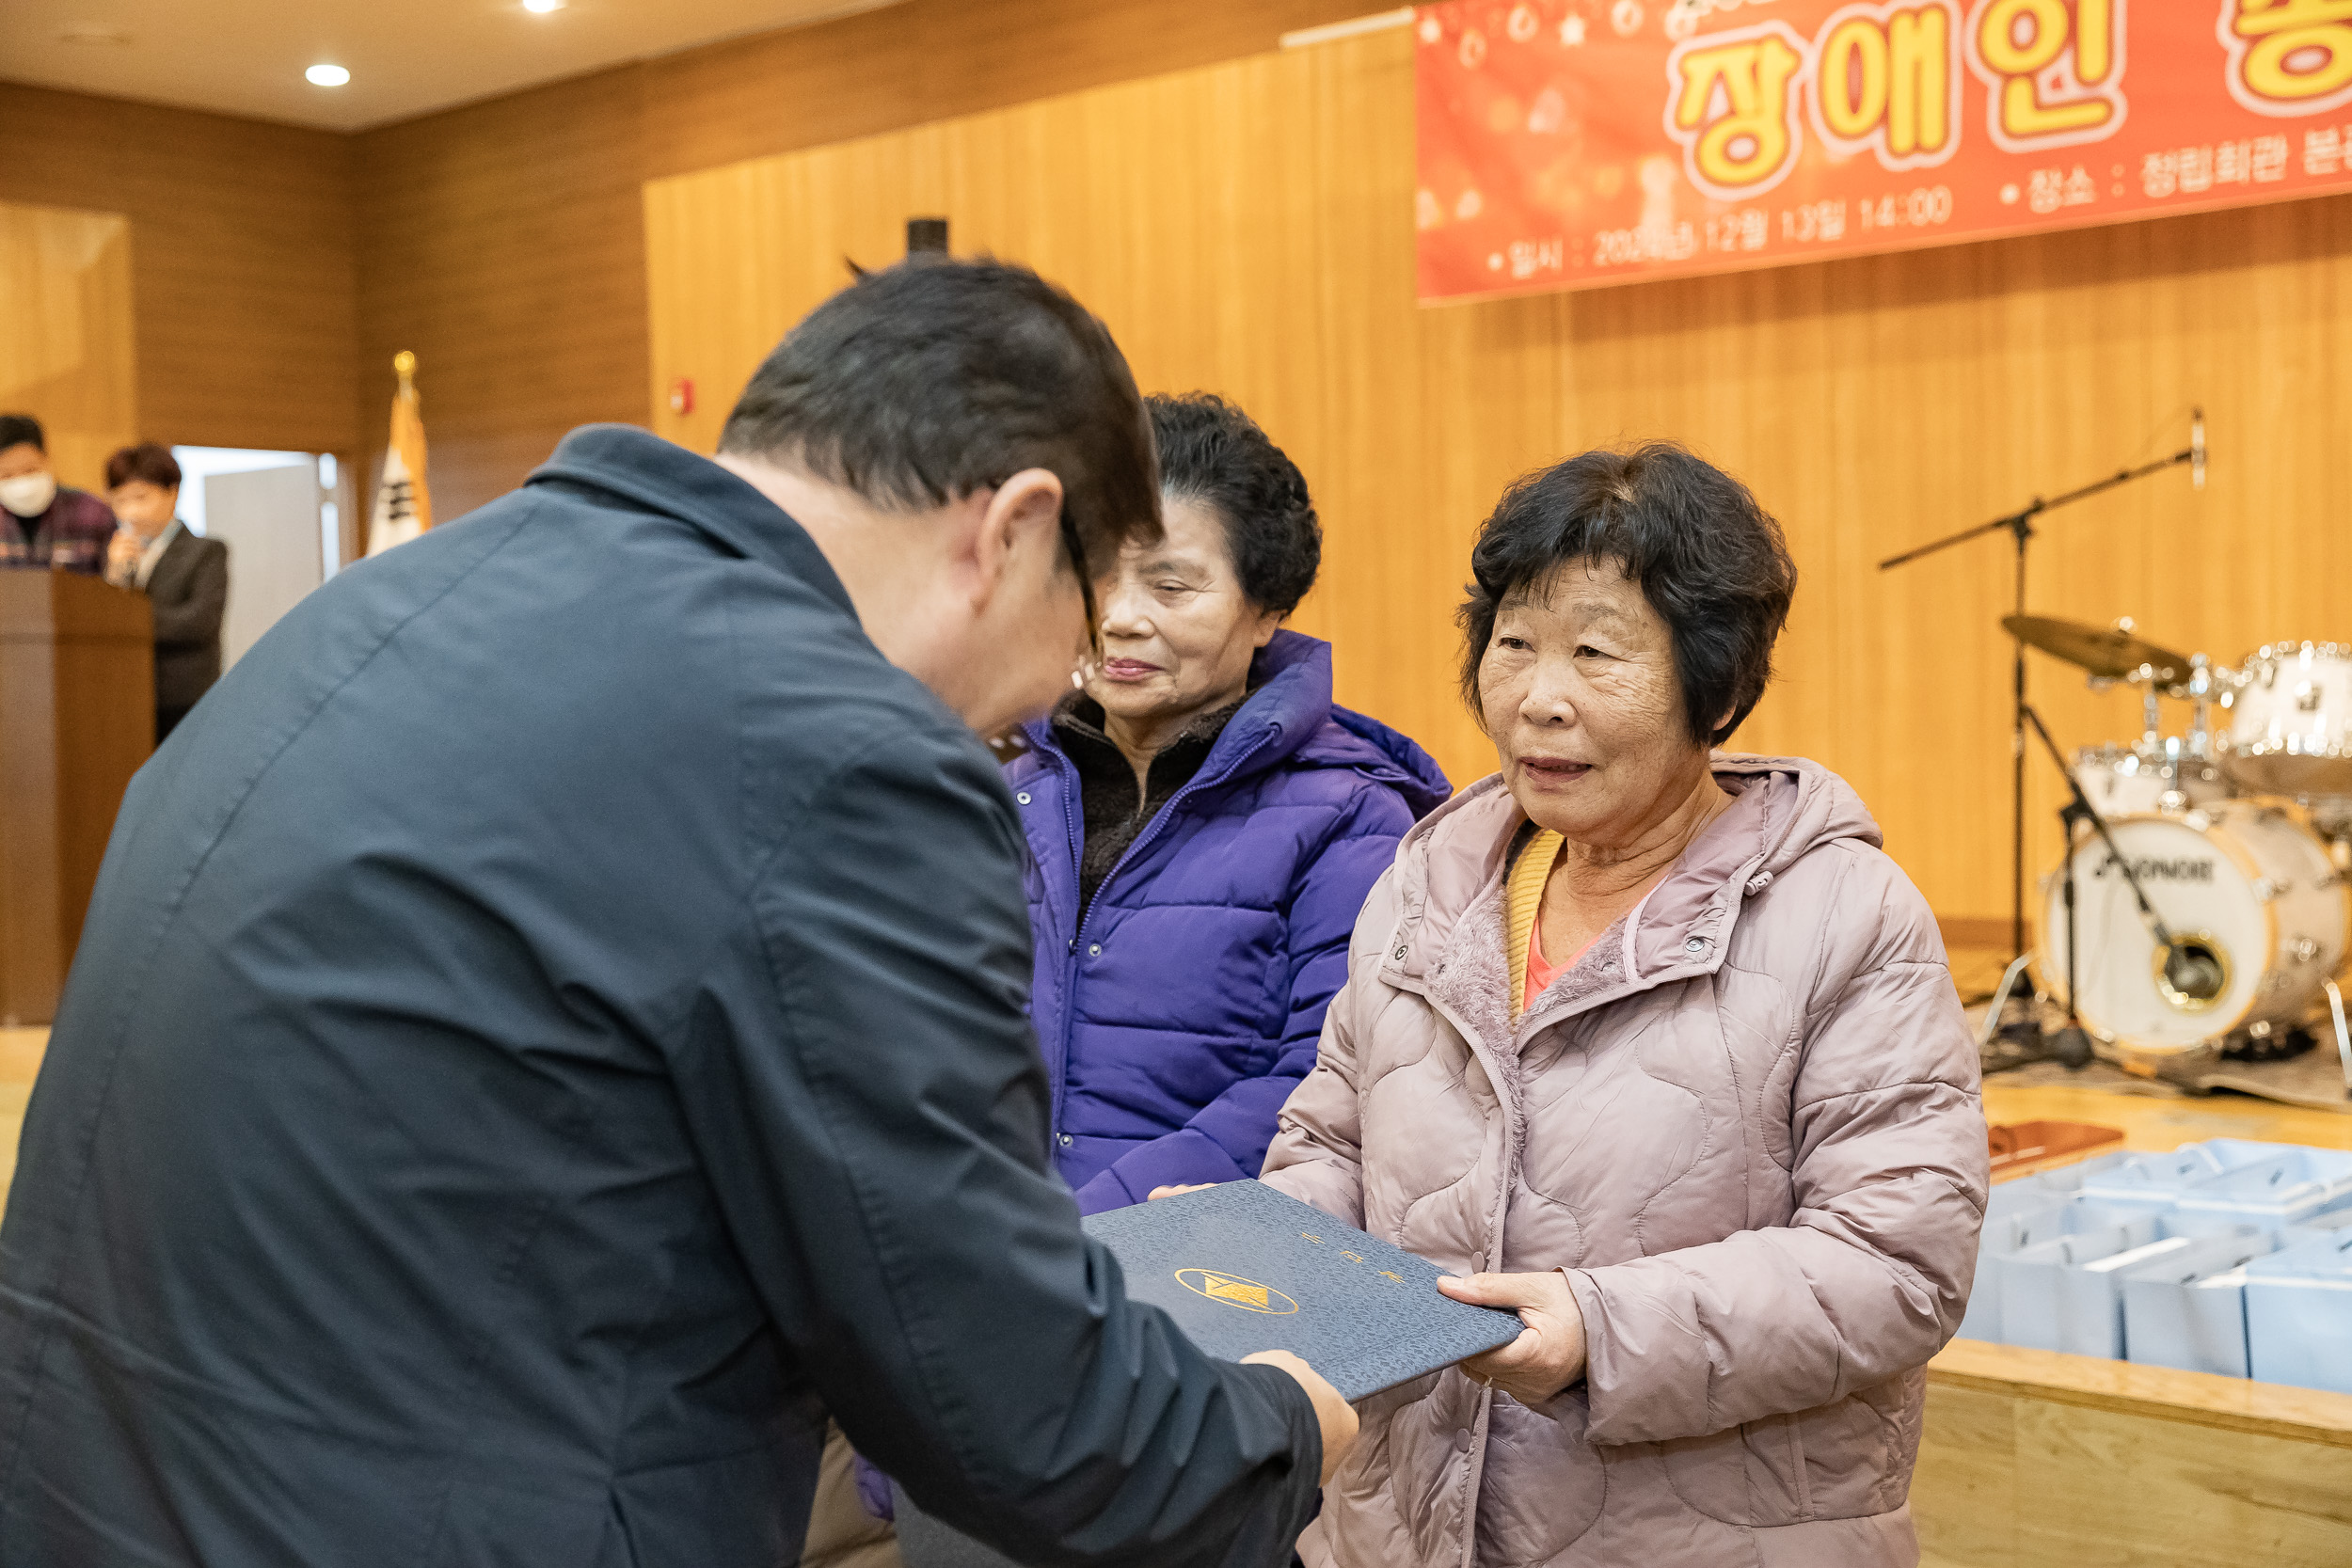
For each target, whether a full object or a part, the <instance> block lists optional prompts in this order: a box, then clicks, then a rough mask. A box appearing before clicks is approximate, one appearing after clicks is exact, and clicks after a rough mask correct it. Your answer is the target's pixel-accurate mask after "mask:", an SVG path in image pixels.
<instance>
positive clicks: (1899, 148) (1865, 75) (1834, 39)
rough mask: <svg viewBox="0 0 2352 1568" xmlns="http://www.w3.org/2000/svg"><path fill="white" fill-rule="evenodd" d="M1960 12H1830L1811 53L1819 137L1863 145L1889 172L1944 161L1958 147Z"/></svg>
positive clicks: (1943, 3) (1896, 8)
mask: <svg viewBox="0 0 2352 1568" xmlns="http://www.w3.org/2000/svg"><path fill="white" fill-rule="evenodd" d="M1958 22H1959V13H1958V11H1957V10H1956V9H1955V8H1954V7H1953V6H1952V4H1951V0H1930V3H1928V4H1924V5H1922V4H1910V5H1902V4H1896V5H1881V6H1872V5H1853V6H1848V7H1846V8H1844V9H1842V10H1839V11H1836V12H1835V13H1833V14H1832V15H1831V17H1830V18H1829V20H1828V22H1826V23H1825V24H1823V25H1822V28H1821V31H1820V35H1819V37H1818V39H1817V40H1816V41H1815V44H1814V49H1813V59H1814V67H1813V102H1814V108H1815V112H1816V114H1817V116H1818V119H1819V124H1820V132H1821V135H1822V137H1823V139H1825V140H1826V141H1828V142H1829V143H1830V144H1831V145H1832V146H1835V147H1837V148H1839V149H1840V150H1846V151H1858V150H1861V149H1862V148H1865V147H1868V148H1871V149H1872V150H1875V151H1876V152H1877V154H1878V159H1879V162H1880V163H1881V164H1882V165H1883V166H1885V167H1887V168H1890V169H1901V168H1915V167H1917V166H1920V165H1923V164H1937V163H1942V162H1943V161H1944V160H1945V159H1946V158H1947V157H1949V156H1950V155H1951V153H1952V151H1953V150H1954V148H1955V147H1956V145H1957V141H1956V138H1955V136H1954V135H1953V129H1954V128H1953V120H1952V100H1953V98H1954V96H1955V93H1956V91H1957V89H1958V87H1959V85H1960V61H1959V58H1958V56H1957V55H1955V54H1954V50H1955V49H1956V48H1957V47H1958V40H1959V28H1958Z"/></svg>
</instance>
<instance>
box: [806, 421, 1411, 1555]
mask: <svg viewBox="0 0 2352 1568" xmlns="http://www.w3.org/2000/svg"><path fill="white" fill-rule="evenodd" d="M1144 407H1145V409H1146V411H1147V412H1148V413H1149V415H1150V417H1151V420H1152V436H1153V439H1154V441H1155V443H1156V445H1157V447H1158V450H1159V460H1160V494H1161V512H1162V516H1163V518H1164V520H1165V524H1166V527H1165V531H1164V532H1163V534H1162V536H1161V537H1160V539H1159V540H1158V541H1157V542H1156V543H1154V544H1152V545H1148V546H1134V547H1131V548H1129V549H1127V550H1125V551H1124V552H1122V553H1121V555H1120V558H1119V560H1117V561H1116V562H1095V563H1093V575H1094V584H1095V588H1094V591H1095V595H1096V599H1097V602H1098V604H1099V606H1100V616H1101V624H1102V645H1103V650H1104V659H1103V663H1102V665H1101V667H1100V668H1099V669H1097V670H1095V671H1094V672H1093V673H1091V675H1090V677H1089V679H1088V680H1087V682H1086V684H1085V687H1084V689H1082V690H1080V691H1076V692H1073V694H1072V695H1071V696H1070V697H1069V698H1068V699H1067V700H1065V701H1064V702H1063V703H1062V705H1060V706H1059V708H1057V710H1056V711H1055V713H1054V714H1053V715H1052V716H1051V717H1050V718H1048V719H1046V720H1042V721H1037V722H1034V723H1031V724H1028V725H1025V726H1024V728H1023V729H1022V730H1021V731H1020V732H1019V738H1020V739H1021V740H1023V741H1025V743H1026V745H1027V748H1028V750H1026V751H1025V752H1022V753H1021V754H1020V755H1018V756H1016V757H1015V758H1014V759H1013V760H1012V761H1011V762H1009V764H1007V766H1006V769H1005V780H1006V783H1007V784H1009V785H1010V786H1011V788H1012V791H1013V800H1014V801H1015V803H1016V804H1017V805H1018V806H1019V807H1020V811H1021V821H1022V826H1023V828H1024V830H1025V832H1026V833H1027V835H1028V841H1029V850H1030V855H1031V860H1032V864H1031V866H1030V869H1029V873H1028V895H1029V925H1030V930H1031V934H1032V938H1033V940H1034V941H1035V942H1036V947H1037V971H1036V985H1035V989H1034V991H1033V993H1032V1001H1031V1015H1032V1017H1033V1019H1034V1021H1035V1022H1036V1025H1037V1037H1038V1045H1039V1048H1040V1049H1041V1052H1042V1053H1043V1054H1044V1057H1045V1066H1046V1070H1047V1072H1048V1074H1049V1076H1050V1079H1051V1083H1052V1093H1053V1100H1052V1106H1053V1117H1054V1127H1053V1139H1054V1156H1055V1159H1056V1161H1057V1164H1059V1165H1060V1168H1061V1173H1062V1176H1063V1179H1064V1180H1067V1181H1068V1182H1069V1183H1070V1185H1071V1187H1072V1189H1073V1191H1074V1192H1075V1193H1076V1195H1077V1199H1078V1208H1079V1210H1080V1211H1081V1212H1085V1213H1096V1212H1101V1211H1103V1210H1105V1209H1118V1208H1123V1207H1125V1206H1126V1205H1128V1204H1132V1203H1140V1202H1142V1201H1144V1200H1145V1199H1146V1198H1147V1197H1150V1196H1152V1194H1153V1193H1154V1192H1155V1191H1165V1190H1168V1189H1171V1188H1180V1187H1187V1186H1199V1185H1203V1184H1207V1183H1211V1182H1216V1181H1229V1180H1235V1179H1237V1178H1241V1177H1244V1176H1248V1175H1253V1174H1255V1173H1256V1171H1257V1169H1258V1167H1259V1165H1260V1164H1262V1163H1263V1160H1264V1158H1265V1149H1266V1141H1267V1140H1268V1139H1269V1138H1271V1137H1272V1136H1273V1135H1274V1119H1275V1115H1276V1113H1277V1112H1278V1111H1279V1109H1280V1108H1281V1105H1282V1101H1284V1099H1285V1098H1287V1097H1288V1096H1289V1094H1290V1092H1291V1090H1292V1089H1294V1088H1295V1087H1296V1086H1297V1084H1298V1081H1299V1079H1300V1078H1301V1077H1303V1076H1304V1075H1305V1074H1306V1072H1307V1069H1309V1068H1311V1067H1312V1066H1313V1065H1314V1059H1315V1040H1316V1037H1318V1036H1319V1035H1320V1034H1321V1033H1322V1030H1323V1011H1324V1007H1325V1006H1326V1005H1327V1004H1328V1003H1329V1001H1330V999H1331V994H1332V992H1333V991H1335V990H1338V989H1339V986H1340V983H1341V982H1342V980H1343V979H1344V978H1345V976H1346V972H1347V937H1348V933H1349V932H1350V931H1351V930H1353V929H1354V928H1355V925H1356V916H1357V913H1358V911H1359V910H1361V909H1362V908H1363V903H1364V895H1366V894H1367V893H1368V892H1369V891H1370V890H1371V888H1372V885H1373V883H1374V882H1375V881H1376V880H1377V879H1379V877H1380V874H1381V873H1382V872H1383V871H1385V870H1387V869H1388V866H1389V863H1390V862H1391V860H1393V859H1394V858H1395V854H1396V845H1397V840H1398V839H1399V838H1401V837H1402V836H1403V835H1404V833H1405V831H1406V829H1407V828H1410V827H1411V826H1412V825H1413V822H1414V820H1415V819H1416V818H1417V817H1419V816H1422V814H1423V813H1425V812H1427V811H1429V810H1430V809H1431V808H1432V807H1434V806H1436V805H1437V804H1438V802H1439V801H1442V800H1444V799H1445V798H1446V796H1447V794H1448V793H1449V785H1448V784H1447V783H1446V779H1445V774H1444V773H1443V772H1442V771H1441V770H1440V769H1439V768H1438V765H1437V764H1436V763H1435V762H1434V761H1432V760H1431V759H1430V757H1429V755H1428V753H1426V752H1423V751H1422V749H1421V748H1420V747H1419V746H1417V745H1415V744H1414V743H1413V742H1412V741H1410V740H1408V739H1406V737H1405V736H1402V735H1399V734H1398V733H1397V732H1396V731H1394V730H1392V729H1390V728H1389V727H1388V726H1387V725H1385V724H1383V723H1380V722H1379V721H1376V720H1374V719H1369V718H1366V717H1365V716H1364V715H1362V714H1360V713H1356V712H1353V711H1351V710H1350V709H1347V708H1344V707H1342V706H1340V705H1338V704H1337V703H1334V702H1333V701H1332V700H1331V645H1330V644H1329V643H1327V642H1324V641H1319V640H1317V639H1315V638H1312V637H1307V636H1304V635H1302V634H1300V633H1298V632H1295V631H1286V630H1284V629H1282V622H1283V620H1284V619H1285V618H1286V617H1287V616H1288V615H1289V614H1290V612H1291V610H1293V609H1294V608H1295V607H1296V605H1297V604H1298V601H1299V600H1300V599H1301V598H1304V597H1305V596H1306V594H1307V590H1308V589H1310V588H1311V587H1313V586H1314V580H1315V572H1316V569H1317V567H1318V566H1319V565H1320V563H1321V561H1322V554H1323V531H1322V528H1321V525H1320V524H1319V523H1318V522H1317V520H1316V517H1315V511H1314V504H1313V502H1312V501H1311V499H1309V497H1308V493H1307V481H1306V479H1305V477H1304V476H1303V475H1301V474H1300V473H1299V471H1298V467H1297V465H1295V464H1294V463H1293V462H1292V461H1291V460H1290V458H1289V457H1287V456H1285V455H1284V454H1283V452H1282V450H1281V449H1280V448H1279V447H1277V446H1276V445H1275V444H1274V443H1273V441H1271V440H1270V439H1268V438H1267V436H1266V434H1265V432H1264V431H1263V430H1261V429H1260V428H1259V427H1258V426H1257V425H1256V424H1255V423H1254V422H1253V421H1252V420H1250V419H1249V417H1248V415H1247V414H1244V413H1243V412H1242V411H1241V410H1240V409H1238V408H1236V407H1234V406H1233V405H1232V404H1230V403H1227V402H1225V401H1224V400H1223V399H1221V398H1216V397H1213V396H1210V395H1208V394H1206V393H1194V394H1192V395H1190V396H1186V397H1150V398H1146V399H1144ZM857 1486H858V1490H859V1492H860V1493H861V1495H862V1497H863V1500H864V1502H865V1504H866V1510H867V1511H868V1512H869V1513H873V1514H875V1515H877V1516H880V1517H885V1518H886V1517H889V1516H890V1515H891V1513H893V1512H894V1504H893V1498H892V1493H891V1490H890V1486H889V1482H888V1481H886V1480H885V1479H884V1478H883V1477H882V1475H881V1474H880V1472H878V1471H876V1470H874V1469H873V1468H872V1467H871V1466H866V1465H860V1466H859V1469H858V1472H857ZM818 1512H819V1515H820V1517H824V1518H827V1519H829V1520H832V1521H834V1524H833V1525H831V1526H829V1527H828V1531H827V1539H828V1541H839V1540H846V1539H850V1537H849V1535H848V1534H847V1533H846V1532H845V1531H844V1530H843V1529H842V1528H839V1517H840V1513H841V1511H840V1510H839V1509H838V1507H837V1506H835V1507H832V1508H828V1506H827V1504H826V1502H824V1501H822V1500H820V1502H819V1505H818ZM968 1560H969V1561H972V1562H977V1561H981V1560H983V1559H982V1558H980V1557H973V1558H970V1559H968Z"/></svg>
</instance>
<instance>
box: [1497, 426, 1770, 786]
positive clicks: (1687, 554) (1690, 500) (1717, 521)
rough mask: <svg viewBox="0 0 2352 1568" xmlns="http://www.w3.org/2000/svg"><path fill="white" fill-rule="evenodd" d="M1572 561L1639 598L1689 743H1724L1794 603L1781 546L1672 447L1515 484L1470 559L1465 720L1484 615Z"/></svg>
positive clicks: (1753, 693) (1592, 454) (1760, 680)
mask: <svg viewBox="0 0 2352 1568" xmlns="http://www.w3.org/2000/svg"><path fill="white" fill-rule="evenodd" d="M1577 561H1584V562H1617V563H1618V564H1619V565H1620V566H1621V567H1622V568H1623V569H1624V572H1625V575H1626V576H1627V577H1628V578H1630V579H1631V580H1632V581H1633V582H1634V583H1636V584H1637V585H1638V586H1639V587H1640V588H1641V590H1642V593H1643V594H1645V596H1646V597H1647V598H1648V599H1649V602H1650V606H1651V608H1652V609H1654V610H1657V611H1658V614H1659V617H1660V618H1661V620H1663V621H1664V622H1665V623H1666V625H1667V626H1668V627H1669V628H1670V629H1671V630H1672V631H1673V633H1674V657H1675V674H1676V677H1677V679H1678V680H1679V682H1680V683H1681V686H1682V705H1683V708H1684V710H1685V712H1686V714H1687V716H1688V721H1689V723H1690V726H1691V737H1692V739H1693V740H1695V741H1697V742H1698V743H1699V744H1700V745H1702V746H1720V745H1722V744H1723V743H1724V741H1725V740H1726V739H1728V738H1730V736H1731V732H1732V731H1734V730H1736V729H1738V728H1739V727H1740V721H1742V720H1744V719H1746V718H1747V716H1748V715H1749V713H1750V712H1752V711H1753V710H1754V709H1755V707H1756V701H1757V699H1758V698H1760V697H1762V696H1763V695H1764V687H1765V684H1766V683H1767V682H1769V681H1770V680H1771V679H1772V644H1773V643H1774V642H1775V641H1778V640H1779V637H1780V628H1781V627H1782V626H1783V625H1785V624H1786V623H1787V622H1788V604H1789V601H1790V600H1791V599H1792V598H1794V597H1795V595H1796V592H1797V563H1796V562H1794V561H1792V560H1790V559H1789V555H1788V541H1787V540H1785V539H1784V538H1782V536H1781V531H1780V525H1779V524H1778V523H1776V522H1774V521H1773V520H1772V515H1771V514H1770V513H1768V512H1766V511H1765V510H1764V508H1763V506H1762V505H1761V504H1759V503H1758V502H1757V500H1756V496H1755V494H1754V493H1753V492H1752V491H1750V490H1749V489H1748V487H1747V486H1746V485H1744V484H1742V483H1740V482H1739V481H1738V480H1736V479H1734V478H1732V477H1731V476H1730V475H1729V474H1727V473H1725V472H1724V471H1723V470H1722V469H1721V468H1718V467H1715V466H1714V465H1713V464H1711V463H1708V462H1707V461H1705V460H1704V459H1702V458H1700V457H1698V456H1697V455H1695V454H1694V453H1692V451H1690V449H1689V448H1687V447H1684V446H1681V445H1679V444H1677V443H1676V442H1673V441H1652V442H1649V443H1648V444H1646V445H1644V446H1639V447H1635V448H1633V449H1632V450H1630V451H1588V452H1585V453H1583V454H1582V455H1581V456H1577V457H1571V458H1569V459H1568V460H1567V461H1565V462H1564V463H1560V464H1556V465H1554V466H1553V467H1549V468H1541V469H1538V470H1537V471H1535V472H1534V473H1532V474H1528V475H1525V476H1523V477H1522V478H1520V479H1519V480H1518V483H1514V484H1513V485H1512V486H1511V488H1510V489H1508V490H1506V491H1504V492H1503V495H1502V500H1501V501H1500V502H1499V503H1497V504H1496V506H1495V510H1494V515H1492V516H1490V517H1488V518H1487V519H1486V525H1485V526H1484V527H1482V528H1481V529H1480V530H1479V531H1478V542H1477V543H1476V544H1475V545H1474V546H1471V548H1470V573H1471V575H1472V576H1473V577H1474V578H1476V579H1477V580H1476V581H1474V582H1472V583H1471V584H1470V598H1469V600H1468V601H1467V602H1466V603H1465V604H1464V605H1463V606H1462V610H1461V623H1462V631H1463V634H1464V639H1463V641H1464V645H1463V650H1462V695H1463V696H1464V697H1465V698H1466V699H1467V700H1468V701H1469V703H1470V709H1471V711H1472V712H1479V711H1481V709H1482V706H1483V705H1482V704H1481V702H1480V700H1479V690H1478V667H1479V664H1480V662H1481V661H1482V660H1484V659H1485V657H1486V644H1487V642H1488V641H1491V640H1492V638H1493V637H1494V631H1495V610H1496V609H1497V607H1498V606H1500V605H1501V604H1502V601H1503V599H1504V598H1506V597H1507V596H1509V595H1510V594H1514V593H1516V592H1518V591H1519V590H1521V589H1524V588H1527V587H1530V586H1531V585H1533V584H1534V583H1536V582H1538V581H1540V580H1542V579H1543V578H1547V577H1549V576H1550V575H1551V573H1552V572H1553V571H1555V570H1556V569H1558V568H1559V567H1561V566H1564V565H1566V564H1567V563H1569V562H1577ZM1726 711H1728V712H1729V714H1730V718H1729V720H1728V721H1726V722H1724V724H1723V725H1722V726H1721V727H1718V726H1717V725H1716V723H1715V721H1716V719H1717V718H1718V717H1720V716H1721V715H1723V714H1724V713H1725V712H1726Z"/></svg>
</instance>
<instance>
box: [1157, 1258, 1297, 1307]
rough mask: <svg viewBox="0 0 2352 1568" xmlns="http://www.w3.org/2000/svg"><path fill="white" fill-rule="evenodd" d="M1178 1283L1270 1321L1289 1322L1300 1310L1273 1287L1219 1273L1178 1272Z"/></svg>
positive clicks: (1181, 1270) (1207, 1270) (1202, 1271)
mask: <svg viewBox="0 0 2352 1568" xmlns="http://www.w3.org/2000/svg"><path fill="white" fill-rule="evenodd" d="M1176 1283H1177V1284H1179V1285H1182V1286H1183V1287H1184V1289H1185V1290H1187V1291H1191V1292H1192V1293H1193V1294H1194V1295H1197V1296H1206V1297H1208V1298H1209V1299H1210V1300H1211V1301H1221V1302H1223V1303H1225V1305H1227V1306H1228V1307H1240V1308H1241V1309H1242V1310H1243V1311H1245V1312H1263V1313H1265V1314H1267V1315H1268V1316H1269V1317H1276V1318H1287V1317H1289V1316H1290V1315H1291V1314H1292V1313H1294V1312H1295V1311H1297V1310H1298V1303H1296V1302H1295V1301H1293V1300H1291V1298H1290V1297H1288V1296H1286V1295H1284V1294H1283V1293H1282V1292H1281V1291H1278V1290H1276V1289H1275V1288H1274V1287H1273V1286H1271V1285H1261V1284H1259V1283H1258V1282H1257V1281H1256V1280H1254V1279H1244V1278H1242V1277H1241V1275H1233V1274H1219V1273H1217V1272H1216V1270H1215V1269H1178V1270H1177V1271H1176Z"/></svg>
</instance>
